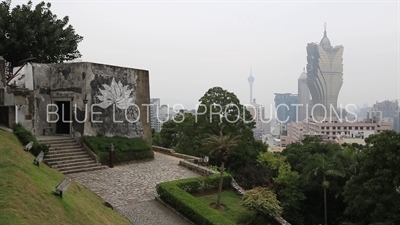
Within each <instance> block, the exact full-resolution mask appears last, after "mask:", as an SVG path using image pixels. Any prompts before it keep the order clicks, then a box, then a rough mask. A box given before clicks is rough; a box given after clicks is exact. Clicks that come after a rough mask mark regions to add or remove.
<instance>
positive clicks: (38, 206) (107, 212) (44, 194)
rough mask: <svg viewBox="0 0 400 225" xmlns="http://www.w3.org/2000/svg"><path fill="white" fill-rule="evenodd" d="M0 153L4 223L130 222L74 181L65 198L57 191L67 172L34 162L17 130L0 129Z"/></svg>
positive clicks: (0, 215)
mask: <svg viewBox="0 0 400 225" xmlns="http://www.w3.org/2000/svg"><path fill="white" fill-rule="evenodd" d="M0 156H1V157H0V224H7V225H12V224H29V225H34V224H38V225H39V224H40V225H44V224H51V225H54V224H74V225H78V224H82V225H90V224H110V225H111V224H130V223H129V221H128V220H127V219H126V218H125V217H123V216H122V215H120V214H119V213H117V212H116V211H114V210H112V209H110V208H108V207H106V206H104V205H103V201H102V199H101V198H100V197H98V196H97V195H95V194H94V193H92V192H91V191H89V190H88V189H86V188H85V187H83V186H82V185H80V184H78V183H76V182H74V181H73V182H72V183H71V185H70V186H69V189H68V190H67V192H66V193H64V195H63V198H62V199H61V198H60V197H58V196H55V195H53V194H52V190H53V188H54V187H55V186H56V185H57V184H58V183H59V182H61V181H62V180H64V178H65V175H63V174H61V173H59V172H58V171H56V170H54V169H52V168H50V167H48V166H47V165H45V164H41V165H40V166H39V167H38V166H36V165H34V164H33V163H32V162H33V159H34V157H33V156H32V155H31V154H30V153H29V152H25V151H24V150H23V146H21V144H20V143H19V141H18V139H17V138H16V137H15V136H14V134H13V133H10V132H6V131H3V130H0Z"/></svg>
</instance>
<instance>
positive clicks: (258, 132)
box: [247, 99, 271, 140]
mask: <svg viewBox="0 0 400 225" xmlns="http://www.w3.org/2000/svg"><path fill="white" fill-rule="evenodd" d="M247 110H248V111H249V112H250V114H251V115H252V116H253V119H254V121H255V122H256V127H255V128H254V130H253V132H254V138H255V139H256V140H262V137H263V135H266V134H269V133H270V130H271V124H270V121H269V119H267V118H266V117H265V108H264V106H262V105H261V104H258V103H257V102H256V99H254V100H253V103H252V104H251V105H249V106H247Z"/></svg>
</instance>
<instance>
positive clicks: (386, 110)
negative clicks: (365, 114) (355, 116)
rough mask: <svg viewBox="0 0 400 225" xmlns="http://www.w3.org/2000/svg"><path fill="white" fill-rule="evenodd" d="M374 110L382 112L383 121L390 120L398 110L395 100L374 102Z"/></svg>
mask: <svg viewBox="0 0 400 225" xmlns="http://www.w3.org/2000/svg"><path fill="white" fill-rule="evenodd" d="M373 107H374V108H375V109H377V110H379V111H382V118H383V119H384V120H392V119H393V117H394V115H395V114H396V112H397V111H398V110H399V102H398V101H397V100H393V101H389V100H385V101H382V102H376V103H375V104H374V106H373Z"/></svg>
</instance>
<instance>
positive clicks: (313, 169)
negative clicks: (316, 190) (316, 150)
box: [306, 154, 345, 225]
mask: <svg viewBox="0 0 400 225" xmlns="http://www.w3.org/2000/svg"><path fill="white" fill-rule="evenodd" d="M306 172H308V174H307V178H309V177H310V175H314V176H318V174H322V178H323V179H322V188H323V189H324V214H325V223H324V224H325V225H328V211H327V202H326V190H327V189H328V188H329V181H328V180H327V179H326V177H327V176H332V177H344V176H345V173H344V172H343V170H342V168H341V166H340V164H339V163H336V162H327V159H326V157H325V155H324V154H317V155H315V157H314V159H313V160H312V161H311V162H310V163H309V165H308V166H307V168H306Z"/></svg>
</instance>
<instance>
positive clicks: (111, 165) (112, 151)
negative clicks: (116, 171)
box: [110, 143, 115, 168]
mask: <svg viewBox="0 0 400 225" xmlns="http://www.w3.org/2000/svg"><path fill="white" fill-rule="evenodd" d="M114 154H115V152H114V144H113V143H111V144H110V168H114V156H115V155H114Z"/></svg>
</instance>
